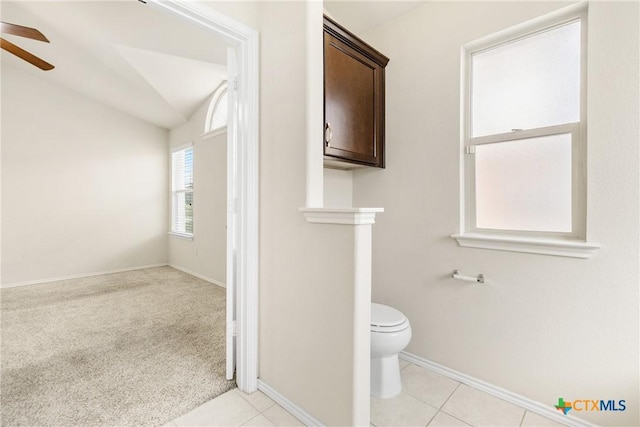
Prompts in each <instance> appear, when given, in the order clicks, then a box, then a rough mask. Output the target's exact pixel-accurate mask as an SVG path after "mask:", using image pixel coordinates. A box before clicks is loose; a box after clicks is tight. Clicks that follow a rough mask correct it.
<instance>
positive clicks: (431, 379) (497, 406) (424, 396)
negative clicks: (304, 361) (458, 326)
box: [165, 360, 561, 427]
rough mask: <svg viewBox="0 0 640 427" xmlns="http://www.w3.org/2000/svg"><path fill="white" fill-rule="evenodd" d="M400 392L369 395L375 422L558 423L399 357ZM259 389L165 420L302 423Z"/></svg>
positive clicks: (382, 425) (433, 426)
mask: <svg viewBox="0 0 640 427" xmlns="http://www.w3.org/2000/svg"><path fill="white" fill-rule="evenodd" d="M400 367H401V369H402V371H401V375H402V384H403V390H402V393H401V394H400V395H399V396H397V397H394V398H393V399H377V398H375V397H372V398H371V425H372V426H375V427H387V426H389V427H400V426H422V427H424V426H429V427H442V426H450V427H457V426H461V427H465V426H516V427H517V426H522V427H545V426H561V424H558V423H556V422H555V421H553V420H550V419H548V418H545V417H541V416H540V415H537V414H534V413H532V412H529V411H527V410H525V409H524V408H521V407H519V406H516V405H513V404H511V403H508V402H506V401H504V400H502V399H499V398H497V397H494V396H492V395H490V394H487V393H484V392H482V391H479V390H476V389H474V388H473V387H469V386H467V385H465V384H461V383H459V382H457V381H454V380H452V379H450V378H447V377H444V376H442V375H439V374H436V373H434V372H432V371H430V370H427V369H424V368H422V367H419V366H416V365H414V364H412V363H409V362H406V361H404V360H401V361H400ZM302 425H303V424H302V423H301V422H300V421H299V420H297V419H296V418H295V417H294V416H293V415H291V414H290V413H288V412H287V411H286V410H285V409H283V408H282V407H281V406H280V405H278V404H276V403H275V402H274V401H273V400H271V399H270V398H269V397H267V396H266V395H265V394H263V393H262V392H260V391H257V392H255V393H252V394H245V393H243V392H241V391H239V390H238V389H234V390H231V391H229V392H227V393H225V394H223V395H222V396H219V397H217V398H215V399H213V400H211V401H209V402H207V403H205V404H204V405H202V406H200V407H198V408H196V409H194V410H193V411H191V412H189V413H188V414H185V415H183V416H181V417H178V418H176V419H175V420H173V421H172V422H169V423H167V424H166V425H165V426H166V427H169V426H170V427H177V426H302Z"/></svg>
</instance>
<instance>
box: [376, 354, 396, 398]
mask: <svg viewBox="0 0 640 427" xmlns="http://www.w3.org/2000/svg"><path fill="white" fill-rule="evenodd" d="M401 391H402V382H401V380H400V363H399V361H398V355H397V354H394V355H393V356H387V357H376V358H371V395H372V396H374V397H378V398H380V399H389V398H392V397H395V396H397V395H399V394H400V392H401Z"/></svg>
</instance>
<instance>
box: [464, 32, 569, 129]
mask: <svg viewBox="0 0 640 427" xmlns="http://www.w3.org/2000/svg"><path fill="white" fill-rule="evenodd" d="M471 76H472V80H471V136H472V137H478V136H485V135H493V134H500V133H507V132H511V131H512V130H513V129H534V128H540V127H546V126H553V125H557V124H561V123H575V122H579V121H580V21H575V22H572V23H569V24H566V25H563V26H560V27H555V28H551V29H549V30H546V31H542V32H539V33H536V34H535V35H533V36H529V37H525V38H522V39H518V40H516V41H513V42H508V43H504V44H501V45H498V46H497V47H493V48H490V49H487V50H483V51H479V52H476V53H474V54H472V55H471Z"/></svg>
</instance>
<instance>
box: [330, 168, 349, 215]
mask: <svg viewBox="0 0 640 427" xmlns="http://www.w3.org/2000/svg"><path fill="white" fill-rule="evenodd" d="M323 175H324V176H323V184H324V191H323V195H324V205H323V206H324V207H325V208H350V207H352V206H353V172H352V171H350V170H349V171H344V170H338V169H329V168H325V169H324V174H323Z"/></svg>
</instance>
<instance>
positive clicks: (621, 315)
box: [354, 2, 640, 425]
mask: <svg viewBox="0 0 640 427" xmlns="http://www.w3.org/2000/svg"><path fill="white" fill-rule="evenodd" d="M564 4H566V3H546V2H491V3H488V2H486V3H485V2H427V3H426V4H425V5H424V6H421V7H419V8H417V9H415V10H413V11H412V12H411V13H410V14H408V15H405V16H402V17H400V18H398V19H396V20H394V21H392V22H391V23H389V24H387V25H384V26H382V27H379V28H376V29H375V30H372V31H370V32H368V33H366V34H364V38H365V39H366V40H367V41H368V42H370V43H372V44H373V45H374V46H376V48H377V49H379V50H380V51H381V52H384V53H385V54H386V55H388V56H389V58H391V61H390V63H389V66H388V67H387V74H386V77H387V91H386V95H387V98H386V100H387V115H386V120H387V121H386V125H387V134H386V141H387V146H386V149H387V151H386V152H387V169H385V170H361V171H355V172H354V204H355V205H356V206H383V207H384V208H385V213H384V215H381V216H380V217H379V219H378V218H377V219H376V222H377V224H376V226H375V228H374V260H373V264H374V267H373V299H374V301H379V302H383V303H387V304H390V305H392V306H394V307H397V308H398V309H400V310H401V311H403V312H404V313H405V314H406V315H407V316H408V318H409V319H410V321H411V323H412V328H413V339H412V341H411V343H410V344H409V347H408V349H407V350H408V351H409V352H411V353H414V354H416V355H418V356H421V357H424V358H426V359H429V360H432V361H434V362H437V363H440V364H442V365H445V366H447V367H449V368H452V369H455V370H458V371H460V372H463V373H465V374H468V375H471V376H473V377H476V378H479V379H481V380H485V381H488V382H489V383H492V384H495V385H497V386H500V387H503V388H505V389H507V390H511V391H513V392H516V393H519V394H521V395H524V396H526V397H528V398H531V399H534V400H536V401H538V402H541V403H543V404H546V405H549V406H550V407H551V406H552V405H554V404H555V403H556V402H557V400H558V398H559V397H564V399H565V400H567V401H569V400H573V399H616V400H618V399H624V400H626V402H627V410H626V411H624V412H582V413H578V412H576V411H572V415H576V416H580V417H583V418H585V419H588V420H589V421H592V422H595V423H598V424H603V425H638V424H639V423H640V419H639V418H638V398H639V395H638V390H639V370H638V364H639V360H638V357H639V345H638V333H639V330H638V328H639V327H638V315H639V308H638V283H639V279H640V275H639V269H638V257H639V242H638V235H639V229H638V226H639V222H640V221H639V215H638V213H639V209H638V206H639V203H638V202H639V201H638V192H639V171H638V154H639V149H638V134H639V125H638V120H639V119H638V118H639V116H640V111H639V106H638V84H639V78H638V52H639V34H638V26H639V24H638V16H639V13H638V12H639V11H638V3H637V2H626V3H624V2H592V3H590V5H589V8H590V9H589V51H588V62H589V65H588V74H589V78H588V109H589V133H588V158H589V161H588V169H589V171H588V186H589V190H588V191H589V193H588V204H589V207H588V235H589V239H590V240H593V241H595V242H599V243H601V244H602V249H601V250H600V251H599V252H598V253H597V254H596V255H595V256H594V257H593V258H592V259H589V260H580V259H570V258H562V257H554V256H544V255H532V254H522V253H509V252H499V251H491V250H482V249H471V248H460V247H458V246H457V244H456V242H455V241H454V240H453V239H451V238H450V237H449V235H450V234H452V233H455V232H456V231H457V230H458V228H459V224H458V218H459V215H458V212H459V200H460V197H459V144H460V136H459V129H460V116H459V114H460V48H461V45H463V44H464V43H466V42H469V41H472V40H475V39H477V38H480V37H482V36H485V35H488V34H492V33H494V32H496V31H498V30H501V29H504V28H507V27H509V26H512V25H514V24H517V23H520V22H523V21H526V20H528V19H531V18H534V17H537V16H539V15H542V14H544V13H547V12H549V11H552V10H555V9H557V8H558V7H560V6H562V5H564ZM455 268H458V269H460V270H461V272H463V273H464V274H477V273H480V272H482V273H484V274H485V276H486V278H487V283H486V284H485V285H484V286H477V285H470V284H468V283H463V282H459V281H454V280H452V279H450V278H449V274H450V273H451V271H452V270H453V269H455Z"/></svg>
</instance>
